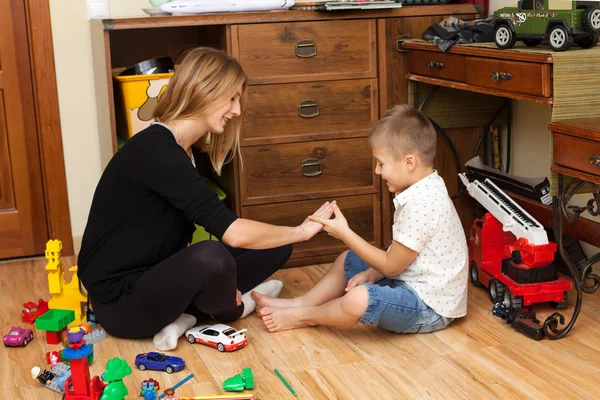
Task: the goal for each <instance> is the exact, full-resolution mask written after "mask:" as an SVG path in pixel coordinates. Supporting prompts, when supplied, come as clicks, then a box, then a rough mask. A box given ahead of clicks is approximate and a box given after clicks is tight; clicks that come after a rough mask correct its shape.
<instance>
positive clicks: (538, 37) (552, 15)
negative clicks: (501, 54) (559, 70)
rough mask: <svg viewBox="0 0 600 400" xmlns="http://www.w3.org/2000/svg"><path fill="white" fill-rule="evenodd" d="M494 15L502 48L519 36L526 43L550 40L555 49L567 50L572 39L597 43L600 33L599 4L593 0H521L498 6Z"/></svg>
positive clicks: (582, 44)
mask: <svg viewBox="0 0 600 400" xmlns="http://www.w3.org/2000/svg"><path fill="white" fill-rule="evenodd" d="M565 6H566V7H565ZM493 18H494V25H495V26H496V28H495V32H494V38H495V42H496V45H497V46H498V47H499V48H501V49H510V48H511V47H513V46H514V45H515V42H516V41H517V40H522V41H523V43H525V45H527V46H537V45H538V44H540V43H541V42H542V40H547V41H548V44H549V45H550V47H551V48H552V50H554V51H565V50H567V49H568V48H569V47H570V46H571V43H572V42H575V44H576V45H578V46H579V47H581V48H584V49H588V48H591V47H594V46H596V44H598V35H599V34H600V7H598V5H597V4H596V5H594V4H593V2H581V3H580V2H578V1H567V2H565V1H564V0H519V2H518V6H517V7H504V8H501V9H499V10H496V11H495V12H494V16H493Z"/></svg>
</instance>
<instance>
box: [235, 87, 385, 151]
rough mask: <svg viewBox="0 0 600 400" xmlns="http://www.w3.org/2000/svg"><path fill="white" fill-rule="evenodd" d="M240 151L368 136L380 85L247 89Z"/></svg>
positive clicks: (375, 115) (374, 115)
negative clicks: (256, 146) (252, 146)
mask: <svg viewBox="0 0 600 400" xmlns="http://www.w3.org/2000/svg"><path fill="white" fill-rule="evenodd" d="M247 96H248V100H247V102H246V104H247V106H246V110H245V111H244V117H243V118H244V120H243V125H242V126H243V129H242V132H243V140H242V145H248V144H264V143H278V142H290V141H298V140H317V139H332V138H343V137H352V136H354V137H356V136H359V135H362V136H366V135H368V134H369V132H370V130H371V126H372V124H373V123H374V122H375V121H376V120H377V112H378V107H377V80H375V79H357V80H348V81H331V82H314V83H288V84H279V85H257V86H249V87H248V91H247Z"/></svg>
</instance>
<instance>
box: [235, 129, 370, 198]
mask: <svg viewBox="0 0 600 400" xmlns="http://www.w3.org/2000/svg"><path fill="white" fill-rule="evenodd" d="M242 160H243V169H241V173H242V177H241V179H240V193H241V196H240V197H241V204H242V206H244V205H250V204H262V203H271V202H283V201H293V200H305V199H317V198H325V197H333V196H347V195H352V194H366V193H375V192H378V189H377V188H378V187H379V177H378V176H377V175H375V173H374V168H373V165H374V162H373V158H372V154H371V150H370V148H369V146H368V144H367V138H366V137H363V138H355V139H342V140H323V141H317V142H301V143H289V144H275V145H267V146H250V147H243V148H242Z"/></svg>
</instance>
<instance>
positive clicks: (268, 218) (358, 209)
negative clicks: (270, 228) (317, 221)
mask: <svg viewBox="0 0 600 400" xmlns="http://www.w3.org/2000/svg"><path fill="white" fill-rule="evenodd" d="M327 200H336V201H337V203H338V206H339V207H340V209H341V210H342V212H343V213H344V217H345V218H346V219H347V220H348V225H349V226H350V228H352V230H354V232H356V233H357V234H358V235H359V236H360V237H362V238H363V239H365V240H366V241H367V242H369V243H371V244H373V245H375V246H379V242H380V233H379V232H380V228H379V218H380V217H379V195H378V194H373V195H362V196H351V197H339V198H329V199H327ZM324 201H326V200H325V199H319V200H305V201H296V202H293V203H279V204H264V205H260V206H250V207H242V217H243V218H249V219H253V220H256V221H260V222H265V223H269V224H275V225H287V226H297V225H299V224H301V223H302V221H304V220H305V219H306V217H308V216H309V215H310V214H312V213H313V212H315V211H316V210H317V209H318V208H319V207H320V206H321V204H323V202H324ZM345 249H346V247H345V245H344V243H343V242H341V241H339V240H337V239H334V238H333V237H331V236H329V235H328V234H327V233H326V232H320V233H318V234H317V235H316V236H315V237H314V238H312V239H311V240H309V241H307V242H303V243H296V244H294V253H293V254H292V258H302V257H312V256H319V255H326V254H339V253H341V252H342V251H344V250H345Z"/></svg>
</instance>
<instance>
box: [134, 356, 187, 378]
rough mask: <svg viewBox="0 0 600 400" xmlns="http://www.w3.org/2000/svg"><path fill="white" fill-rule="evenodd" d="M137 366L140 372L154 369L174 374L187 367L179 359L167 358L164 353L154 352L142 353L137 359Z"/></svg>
mask: <svg viewBox="0 0 600 400" xmlns="http://www.w3.org/2000/svg"><path fill="white" fill-rule="evenodd" d="M135 366H136V367H138V368H139V369H140V371H145V370H146V369H153V370H157V371H167V373H168V374H172V373H173V372H176V371H181V370H182V369H183V368H184V367H185V361H183V359H182V358H179V357H173V356H167V355H164V354H162V353H157V352H155V351H152V352H150V353H141V354H138V355H137V356H136V357H135Z"/></svg>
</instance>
